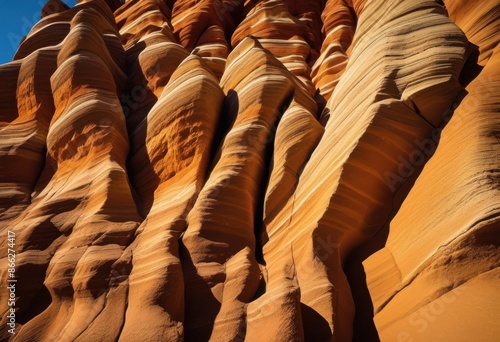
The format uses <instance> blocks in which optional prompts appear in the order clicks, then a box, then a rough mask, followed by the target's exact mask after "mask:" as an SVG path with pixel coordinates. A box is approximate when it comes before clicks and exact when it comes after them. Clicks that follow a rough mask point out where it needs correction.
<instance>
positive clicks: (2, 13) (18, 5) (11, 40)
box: [0, 0, 76, 64]
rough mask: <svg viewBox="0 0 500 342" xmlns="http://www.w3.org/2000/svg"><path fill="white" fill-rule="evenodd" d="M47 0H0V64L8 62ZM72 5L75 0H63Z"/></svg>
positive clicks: (37, 19) (38, 16)
mask: <svg viewBox="0 0 500 342" xmlns="http://www.w3.org/2000/svg"><path fill="white" fill-rule="evenodd" d="M46 2H47V0H14V1H10V0H0V64H3V63H7V62H10V61H11V60H12V57H14V54H15V53H16V50H17V47H18V46H19V42H20V41H21V39H22V38H23V37H24V36H25V35H26V34H27V33H28V32H29V30H30V29H31V27H32V26H33V25H34V24H36V23H37V22H38V21H39V20H40V13H41V11H42V7H43V6H44V5H45V3H46ZM63 2H65V3H66V4H67V5H68V6H70V7H73V6H74V5H75V3H76V0H63Z"/></svg>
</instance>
